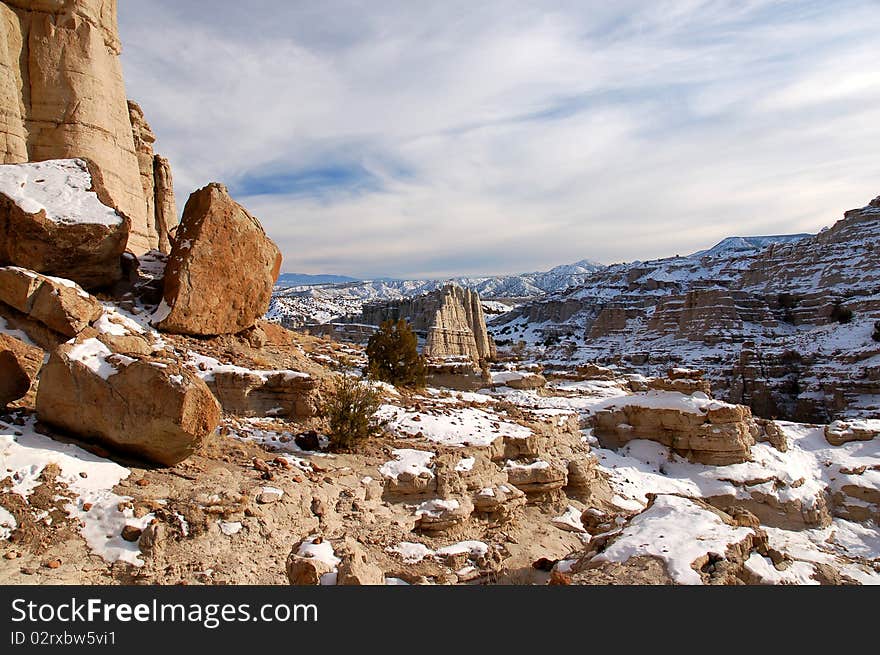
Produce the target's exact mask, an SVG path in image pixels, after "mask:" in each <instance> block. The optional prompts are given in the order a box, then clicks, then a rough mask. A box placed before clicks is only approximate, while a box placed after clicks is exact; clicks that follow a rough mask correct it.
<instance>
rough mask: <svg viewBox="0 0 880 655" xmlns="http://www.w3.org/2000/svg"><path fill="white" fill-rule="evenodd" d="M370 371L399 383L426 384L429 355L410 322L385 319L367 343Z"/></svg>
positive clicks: (378, 378) (372, 374)
mask: <svg viewBox="0 0 880 655" xmlns="http://www.w3.org/2000/svg"><path fill="white" fill-rule="evenodd" d="M367 360H368V364H367V369H366V373H367V375H369V376H370V377H371V378H372V379H374V380H381V381H382V382H388V383H389V384H393V385H394V386H397V387H409V388H420V387H424V386H425V377H426V375H427V369H426V366H425V358H424V357H422V356H421V355H420V354H419V341H418V338H417V337H416V335H415V333H414V332H413V331H412V328H411V327H410V325H409V323H407V322H406V321H405V320H403V319H400V320H399V321H396V322H395V321H391V320H389V321H385V322H384V323H382V325H380V326H379V330H378V332H376V334H374V335H373V336H371V337H370V341H369V343H367Z"/></svg>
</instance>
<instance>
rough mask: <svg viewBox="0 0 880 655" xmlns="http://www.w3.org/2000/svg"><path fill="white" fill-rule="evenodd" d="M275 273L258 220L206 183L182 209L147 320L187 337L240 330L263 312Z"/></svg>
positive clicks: (274, 254) (275, 258)
mask: <svg viewBox="0 0 880 655" xmlns="http://www.w3.org/2000/svg"><path fill="white" fill-rule="evenodd" d="M280 269H281V253H280V251H279V250H278V246H276V245H275V244H274V243H273V242H272V240H271V239H269V237H267V236H266V232H265V231H264V230H263V227H262V225H260V222H259V221H258V220H257V219H256V218H254V217H253V216H251V215H250V214H249V213H248V212H247V211H246V210H245V209H244V208H243V207H242V206H241V205H239V204H238V203H237V202H235V201H234V200H233V199H232V198H230V197H229V191H228V190H227V189H226V187H225V186H223V185H222V184H216V183H215V184H209V185H208V186H206V187H204V188H202V189H199V190H198V191H196V192H194V193H193V194H192V195H191V196H190V198H189V200H188V201H187V203H186V207H185V208H184V210H183V219H182V220H181V223H180V226H179V227H178V229H177V233H176V238H175V241H174V247H173V248H172V250H171V255H170V257H169V259H168V264H167V266H166V267H165V283H164V292H163V304H162V305H161V306H160V308H159V310H157V313H156V315H155V316H154V318H153V322H154V324H155V325H156V326H157V327H158V328H159V329H161V330H164V331H166V332H174V333H179V334H189V335H202V336H215V335H221V334H235V333H238V332H241V331H242V330H246V329H248V328H250V327H252V326H253V325H254V323H255V322H256V320H257V319H258V318H260V317H261V316H262V315H263V314H265V313H266V309H267V308H268V307H269V300H270V299H271V297H272V288H273V286H274V284H275V280H277V279H278V273H279V271H280Z"/></svg>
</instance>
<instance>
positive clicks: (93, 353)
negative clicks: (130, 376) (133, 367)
mask: <svg viewBox="0 0 880 655" xmlns="http://www.w3.org/2000/svg"><path fill="white" fill-rule="evenodd" d="M111 355H113V352H111V350H110V349H109V348H108V347H107V346H105V345H104V344H103V343H101V342H100V341H98V340H97V339H86V340H85V341H83V342H82V343H78V344H75V345H74V346H73V347H72V348H71V349H70V351H69V352H68V357H69V358H70V359H71V360H72V361H75V362H79V363H81V364H83V365H84V366H86V368H88V369H89V370H90V371H92V372H93V373H94V374H95V375H97V376H99V377H100V378H102V379H103V380H107V379H108V378H110V376H112V375H116V374H117V373H119V370H118V369H117V368H116V366H115V365H114V364H111V363H110V362H108V361H107V358H108V357H110V356H111ZM114 359H116V360H117V361H119V363H120V364H123V365H127V364H130V363H132V362H134V361H135V360H134V359H132V358H130V357H126V356H125V355H114Z"/></svg>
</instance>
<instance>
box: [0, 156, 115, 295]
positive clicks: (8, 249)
mask: <svg viewBox="0 0 880 655" xmlns="http://www.w3.org/2000/svg"><path fill="white" fill-rule="evenodd" d="M128 235H129V220H128V218H127V217H125V216H123V215H122V214H120V213H119V212H117V211H116V210H115V209H113V207H112V205H111V204H110V198H109V196H108V193H107V189H106V187H104V185H103V181H102V178H101V177H100V174H99V172H98V169H97V168H96V167H95V166H94V164H91V163H89V162H86V161H84V160H82V159H65V160H57V161H46V162H40V163H35V164H17V165H5V166H0V264H14V265H16V266H22V267H24V268H29V269H31V270H34V271H38V272H40V273H46V274H48V275H56V276H59V277H64V278H68V279H71V280H74V281H75V282H78V283H79V284H81V285H82V286H84V287H86V288H94V287H106V286H109V285H112V284H113V283H114V282H116V281H118V280H119V279H120V278H121V277H122V266H121V256H122V253H123V251H124V250H125V247H126V242H127V239H128Z"/></svg>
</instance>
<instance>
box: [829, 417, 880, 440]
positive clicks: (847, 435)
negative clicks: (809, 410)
mask: <svg viewBox="0 0 880 655" xmlns="http://www.w3.org/2000/svg"><path fill="white" fill-rule="evenodd" d="M877 435H880V430H878V429H875V428H873V427H872V426H870V425H869V424H868V423H867V422H866V421H834V422H833V423H831V424H830V425H826V426H825V440H826V441H827V442H828V443H830V444H831V445H832V446H842V445H843V444H845V443H849V442H850V441H871V440H872V439H874V438H875V437H877Z"/></svg>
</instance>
